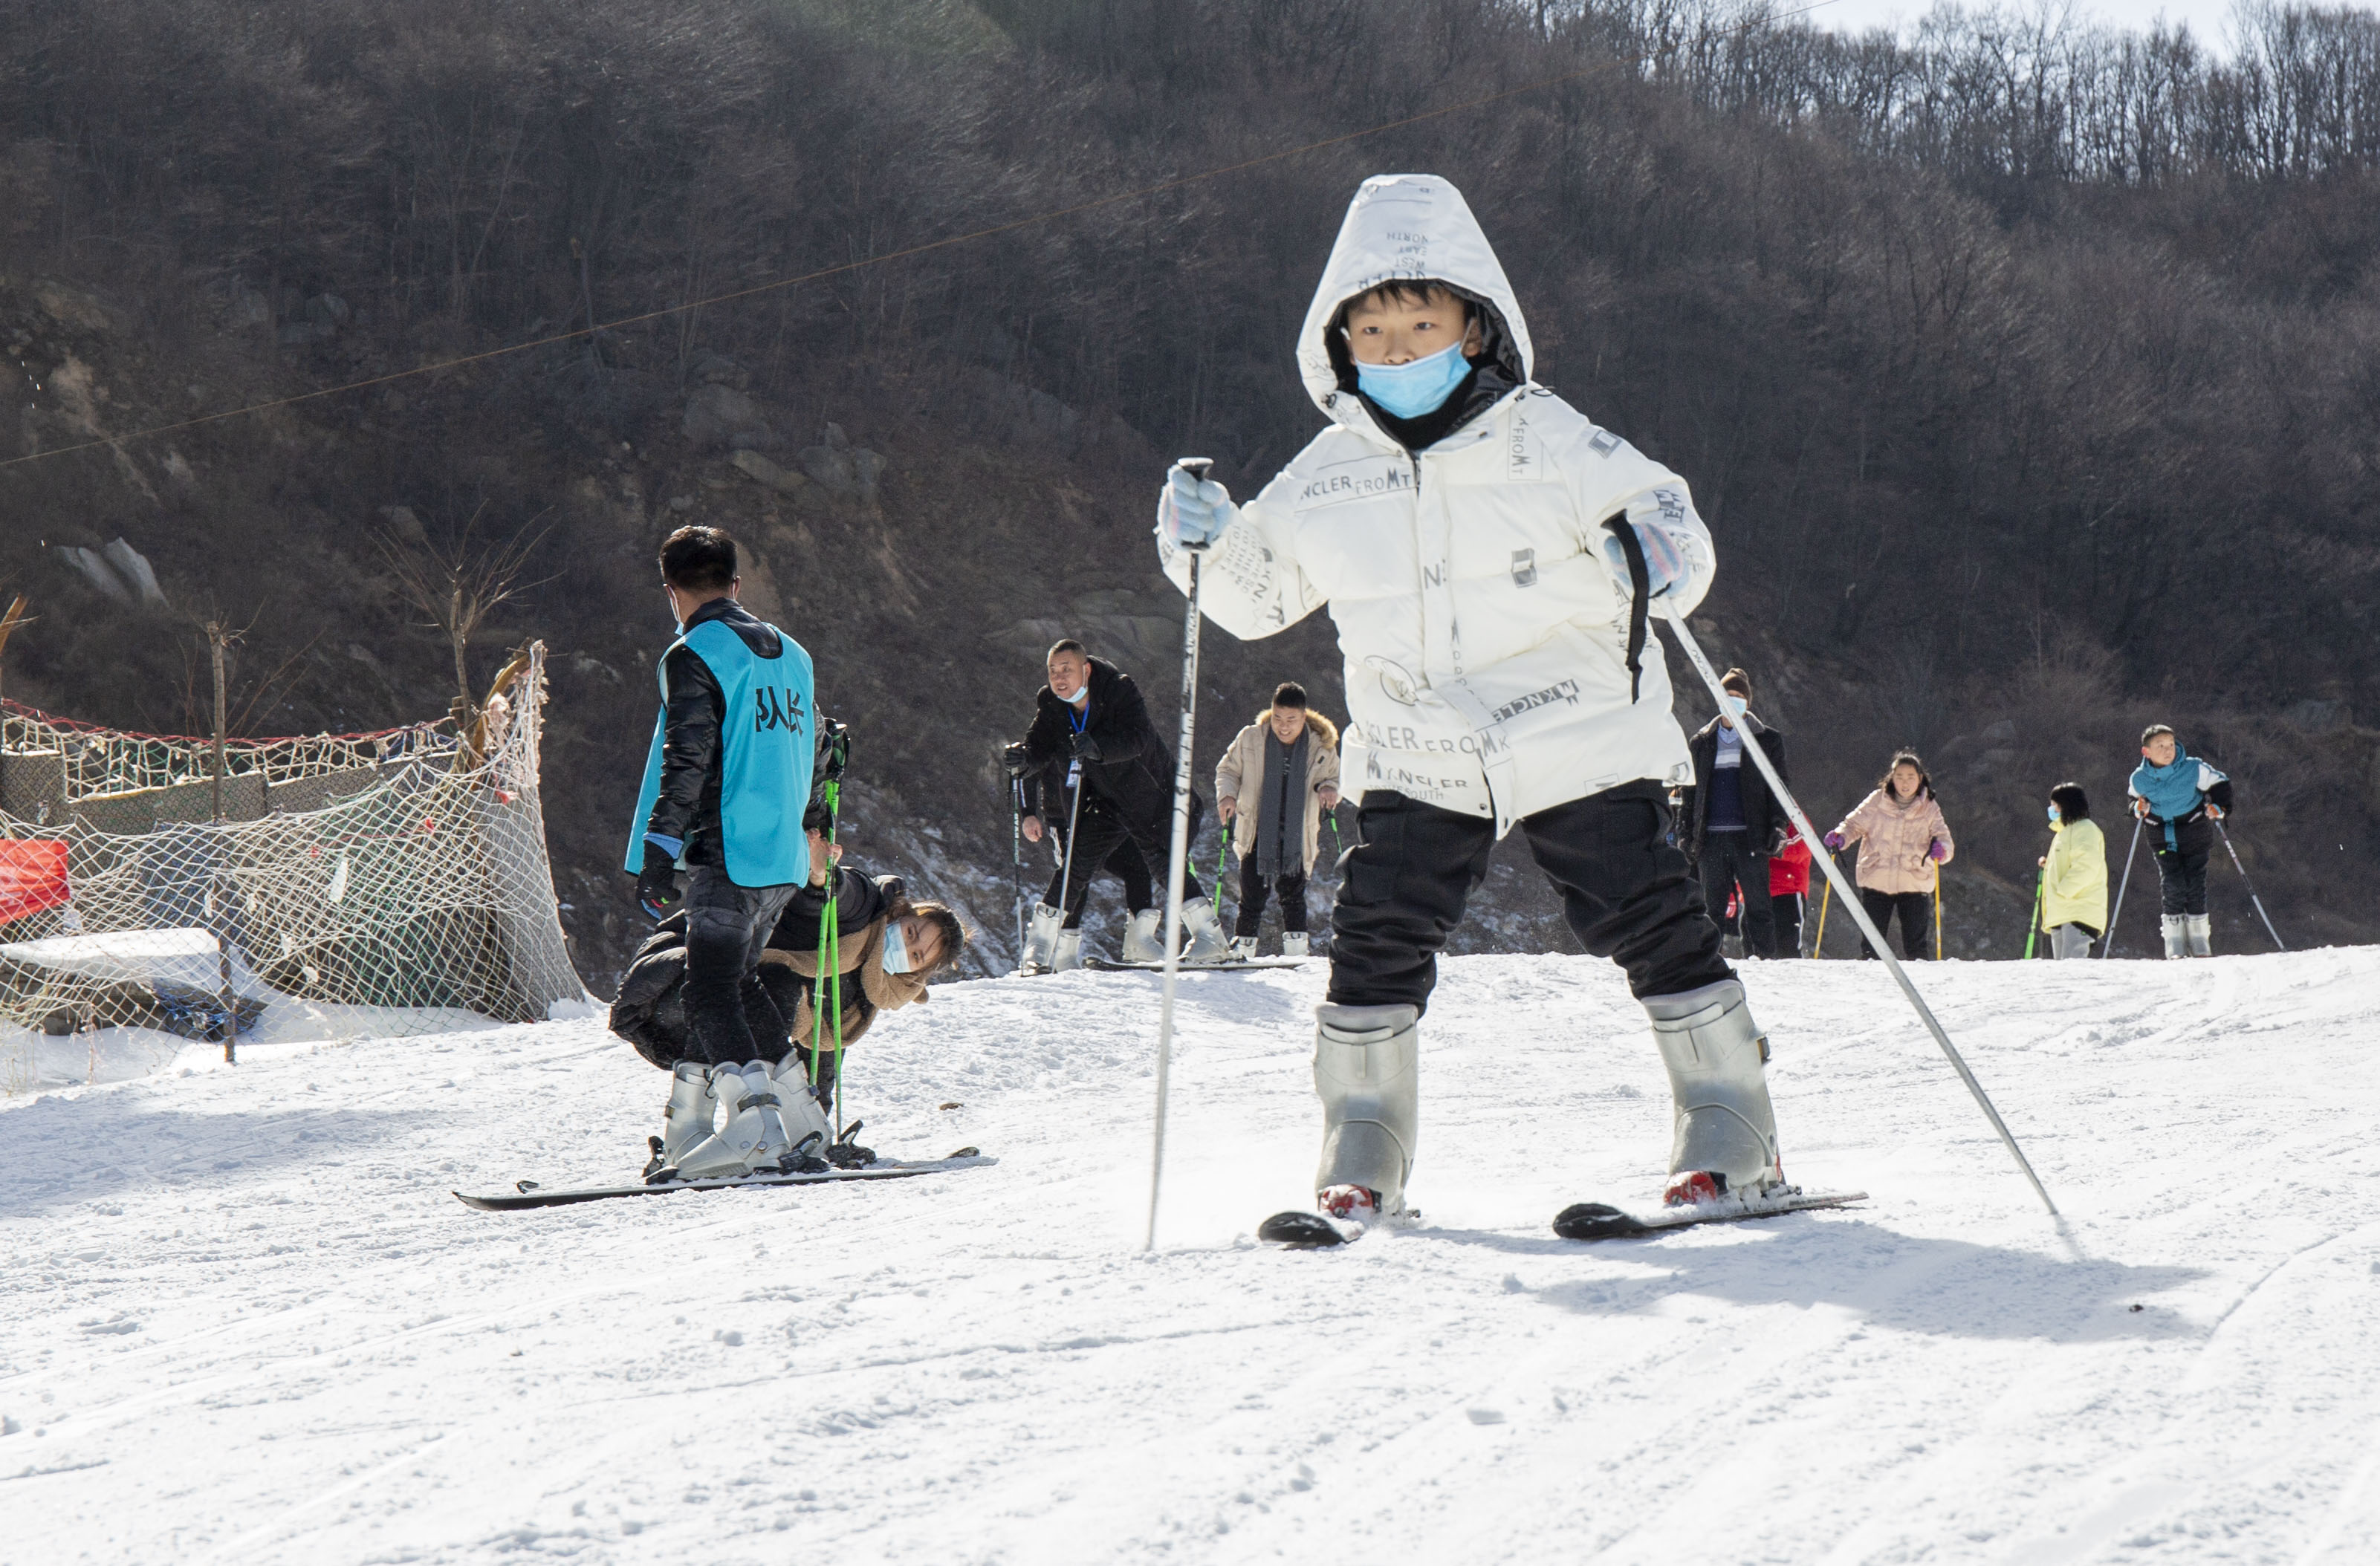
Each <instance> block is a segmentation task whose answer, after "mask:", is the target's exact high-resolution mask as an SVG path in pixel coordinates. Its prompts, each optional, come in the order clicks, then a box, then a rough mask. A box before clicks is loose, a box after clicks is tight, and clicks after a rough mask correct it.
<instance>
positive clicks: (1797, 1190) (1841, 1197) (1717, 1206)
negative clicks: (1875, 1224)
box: [1554, 1185, 1867, 1240]
mask: <svg viewBox="0 0 2380 1566" xmlns="http://www.w3.org/2000/svg"><path fill="white" fill-rule="evenodd" d="M1866 1200H1867V1193H1866V1192H1864V1191H1818V1192H1805V1191H1803V1189H1802V1188H1801V1187H1800V1186H1799V1185H1788V1186H1785V1187H1784V1188H1783V1189H1781V1190H1777V1191H1771V1192H1767V1193H1765V1194H1761V1195H1746V1194H1738V1193H1735V1192H1729V1193H1728V1194H1726V1195H1725V1196H1718V1197H1716V1198H1714V1199H1713V1200H1710V1201H1707V1202H1694V1203H1691V1204H1688V1205H1684V1206H1681V1207H1674V1208H1661V1209H1660V1210H1659V1211H1658V1212H1652V1213H1645V1214H1642V1215H1639V1214H1636V1213H1632V1212H1629V1211H1627V1210H1625V1209H1624V1208H1615V1207H1607V1206H1606V1205H1605V1204H1603V1203H1601V1202H1578V1203H1575V1204H1573V1205H1572V1206H1570V1207H1566V1208H1562V1210H1561V1211H1560V1213H1558V1214H1557V1215H1555V1218H1554V1232H1555V1233H1557V1234H1559V1235H1560V1236H1561V1237H1562V1238H1563V1239H1565V1240H1626V1239H1632V1238H1635V1237H1637V1236H1640V1235H1645V1234H1659V1233H1662V1232H1665V1231H1668V1230H1671V1229H1691V1228H1693V1227H1694V1225H1695V1224H1698V1223H1741V1222H1743V1221H1744V1220H1746V1219H1753V1218H1776V1217H1778V1216H1779V1215H1780V1214H1783V1213H1789V1212H1808V1211H1811V1210H1812V1209H1813V1208H1843V1207H1849V1206H1851V1205H1852V1203H1853V1202H1864V1201H1866Z"/></svg>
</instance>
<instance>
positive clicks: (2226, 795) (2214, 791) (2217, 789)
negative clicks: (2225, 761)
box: [2206, 778, 2231, 816]
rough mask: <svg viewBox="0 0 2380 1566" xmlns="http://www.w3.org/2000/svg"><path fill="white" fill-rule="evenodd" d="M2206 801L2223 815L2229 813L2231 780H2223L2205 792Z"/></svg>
mask: <svg viewBox="0 0 2380 1566" xmlns="http://www.w3.org/2000/svg"><path fill="white" fill-rule="evenodd" d="M2206 801H2207V803H2208V804H2210V805H2212V806H2214V807H2216V809H2217V810H2220V811H2222V812H2223V813H2224V814H2225V815H2227V816H2228V815H2229V814H2230V813H2231V780H2230V779H2229V778H2225V779H2224V780H2223V781H2222V782H2221V783H2216V785H2215V786H2214V787H2213V788H2210V789H2208V790H2207V791H2206Z"/></svg>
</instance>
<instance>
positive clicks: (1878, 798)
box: [1827, 750, 1954, 960]
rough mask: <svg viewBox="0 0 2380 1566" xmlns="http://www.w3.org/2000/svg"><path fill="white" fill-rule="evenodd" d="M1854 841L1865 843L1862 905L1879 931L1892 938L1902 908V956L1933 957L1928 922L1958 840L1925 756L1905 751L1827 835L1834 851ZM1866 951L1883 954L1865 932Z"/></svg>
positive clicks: (1861, 867)
mask: <svg viewBox="0 0 2380 1566" xmlns="http://www.w3.org/2000/svg"><path fill="white" fill-rule="evenodd" d="M1853 843H1856V844H1860V845H1861V846H1860V856H1859V873H1858V876H1857V878H1856V879H1857V880H1858V881H1859V889H1860V903H1861V904H1862V905H1864V907H1865V908H1866V909H1867V917H1869V918H1871V919H1873V920H1875V921H1876V933H1877V934H1878V935H1882V936H1885V937H1886V938H1887V939H1889V938H1890V934H1891V930H1892V916H1893V915H1894V914H1896V913H1898V914H1899V915H1900V954H1901V955H1902V956H1904V957H1908V958H1911V959H1913V960H1916V959H1922V958H1925V957H1930V956H1932V955H1933V954H1934V952H1933V947H1932V944H1931V941H1929V939H1928V935H1927V931H1926V928H1925V927H1926V925H1927V924H1928V923H1929V922H1930V921H1931V918H1932V915H1933V908H1932V904H1933V901H1934V898H1935V896H1936V895H1937V892H1938V891H1939V888H1940V884H1941V880H1940V869H1939V867H1940V866H1943V865H1946V864H1948V863H1949V859H1950V856H1951V854H1952V852H1953V851H1954V845H1953V844H1951V842H1950V827H1949V822H1947V821H1945V820H1943V819H1942V807H1941V805H1940V804H1939V803H1938V802H1937V800H1936V799H1935V797H1934V783H1933V780H1932V779H1930V778H1928V777H1927V776H1926V775H1925V762H1923V761H1920V760H1919V759H1917V758H1916V757H1915V756H1914V755H1913V754H1912V753H1911V752H1909V751H1906V750H1904V751H1901V752H1900V754H1899V755H1897V756H1895V757H1893V759H1892V765H1891V766H1890V767H1889V768H1888V769H1887V770H1886V771H1885V774H1884V777H1883V778H1882V779H1881V780H1880V781H1879V782H1878V783H1876V792H1875V793H1874V794H1871V795H1868V796H1867V797H1866V798H1865V799H1863V800H1861V801H1860V802H1859V804H1858V806H1857V807H1855V808H1853V810H1852V813H1851V814H1850V815H1848V816H1845V817H1844V818H1843V819H1842V820H1841V822H1840V824H1838V825H1837V826H1836V828H1835V830H1834V831H1832V832H1828V834H1827V846H1828V848H1830V849H1836V850H1840V849H1841V848H1842V847H1844V846H1845V845H1846V844H1853ZM1860 955H1861V956H1863V957H1873V956H1875V955H1876V953H1875V951H1874V950H1872V949H1871V948H1870V947H1869V945H1868V943H1867V940H1866V938H1865V937H1862V938H1861V940H1860Z"/></svg>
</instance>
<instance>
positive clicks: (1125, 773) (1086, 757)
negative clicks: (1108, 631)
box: [1006, 637, 1230, 973]
mask: <svg viewBox="0 0 2380 1566" xmlns="http://www.w3.org/2000/svg"><path fill="white" fill-rule="evenodd" d="M1049 672H1050V683H1049V684H1048V685H1046V686H1042V687H1041V693H1040V695H1039V696H1038V698H1036V705H1035V710H1034V713H1033V726H1032V727H1031V728H1030V729H1028V730H1026V734H1025V738H1024V739H1023V740H1022V741H1021V742H1020V743H1018V744H1015V745H1012V746H1010V747H1008V751H1007V756H1006V760H1007V765H1008V771H1009V775H1010V776H1012V777H1015V778H1019V779H1022V780H1023V781H1024V783H1025V801H1024V803H1025V818H1024V821H1023V826H1024V830H1025V835H1026V837H1027V838H1030V839H1031V840H1032V841H1034V842H1035V843H1038V842H1040V841H1041V834H1042V832H1043V830H1044V829H1043V826H1042V819H1041V818H1042V815H1043V812H1044V809H1045V808H1046V809H1047V812H1048V814H1049V816H1050V819H1051V820H1052V821H1064V820H1069V819H1071V820H1072V822H1073V832H1072V835H1071V839H1069V840H1062V841H1061V844H1060V855H1059V866H1058V872H1057V874H1056V875H1054V876H1052V877H1051V878H1050V890H1049V891H1048V892H1046V893H1045V894H1044V895H1043V897H1042V899H1041V902H1040V904H1039V905H1038V906H1037V907H1036V908H1035V909H1034V910H1033V919H1032V923H1031V925H1030V926H1029V927H1028V928H1027V929H1026V939H1025V960H1024V962H1023V963H1022V964H1020V965H1019V969H1020V971H1023V972H1034V973H1046V972H1052V971H1057V970H1061V969H1065V968H1078V967H1080V966H1082V965H1083V958H1082V941H1083V935H1082V923H1083V902H1084V899H1085V896H1086V894H1087V886H1088V883H1089V880H1090V878H1091V876H1092V874H1093V873H1094V872H1095V871H1096V870H1097V869H1098V868H1099V866H1100V865H1102V864H1103V863H1105V862H1106V860H1107V859H1108V857H1109V856H1111V854H1113V853H1114V852H1115V851H1116V849H1117V848H1118V847H1119V846H1121V845H1122V844H1124V843H1125V842H1127V841H1129V842H1131V843H1132V844H1135V846H1136V847H1137V848H1138V850H1139V852H1140V853H1141V855H1142V856H1143V857H1144V858H1145V859H1146V860H1147V863H1148V864H1149V866H1150V867H1151V868H1155V867H1156V866H1159V865H1162V864H1164V863H1166V859H1167V856H1168V855H1169V854H1170V853H1171V852H1172V845H1173V838H1172V830H1173V825H1172V805H1173V755H1172V748H1171V747H1169V746H1167V745H1166V743H1165V741H1164V740H1162V739H1161V738H1160V737H1159V736H1158V734H1157V731H1156V730H1155V729H1154V728H1153V727H1151V726H1150V724H1149V721H1148V707H1147V703H1145V702H1144V701H1142V700H1141V698H1140V691H1139V689H1138V687H1137V686H1135V685H1134V684H1133V683H1132V676H1131V675H1129V674H1125V673H1123V671H1122V670H1120V669H1118V668H1117V667H1116V666H1115V665H1114V664H1112V663H1110V662H1107V661H1106V660H1105V659H1103V658H1093V657H1092V656H1090V654H1088V653H1087V652H1086V651H1084V650H1083V644H1082V643H1081V642H1078V641H1076V640H1075V639H1074V638H1073V637H1067V638H1066V639H1065V640H1063V641H1061V642H1059V643H1057V644H1056V645H1055V646H1053V647H1051V648H1050V658H1049ZM1053 763H1058V764H1062V765H1063V766H1064V767H1065V769H1066V771H1065V773H1064V778H1065V781H1064V783H1062V784H1060V785H1059V786H1056V787H1049V788H1045V787H1044V785H1043V782H1042V775H1043V772H1044V770H1045V769H1047V768H1050V766H1051V765H1052V764H1053ZM1045 794H1046V795H1050V797H1049V798H1047V799H1046V801H1045V800H1044V799H1043V798H1042V797H1041V796H1042V795H1045ZM1197 810H1198V806H1197V804H1196V802H1195V801H1194V802H1193V803H1192V807H1191V812H1192V818H1193V819H1196V814H1197ZM1161 917H1162V916H1161V915H1160V913H1159V912H1158V910H1156V909H1154V908H1149V909H1145V910H1137V911H1135V915H1134V929H1133V939H1132V940H1131V941H1129V942H1128V946H1127V949H1128V950H1131V949H1133V948H1137V947H1139V946H1141V945H1142V944H1143V943H1144V941H1143V938H1146V941H1145V943H1146V945H1147V949H1148V950H1149V951H1150V952H1151V953H1153V954H1155V955H1157V956H1162V955H1163V950H1164V949H1163V944H1162V941H1163V937H1162V936H1161V935H1160V933H1159V931H1158V929H1157V926H1158V924H1159V921H1160V919H1161ZM1182 923H1183V926H1184V929H1185V930H1187V931H1188V933H1189V936H1190V946H1189V949H1188V951H1186V952H1185V953H1184V961H1185V962H1214V961H1218V960H1220V958H1221V957H1222V956H1223V955H1224V954H1225V953H1226V952H1227V951H1228V950H1229V949H1230V942H1229V941H1226V940H1225V938H1224V936H1223V932H1222V929H1221V928H1220V926H1218V925H1217V924H1216V922H1215V905H1214V904H1212V903H1209V902H1208V901H1207V894H1206V892H1204V891H1202V890H1201V889H1200V887H1199V885H1198V878H1197V877H1196V875H1194V874H1192V873H1191V872H1190V870H1189V867H1187V866H1184V868H1183V892H1182ZM1143 924H1146V925H1147V927H1148V928H1147V929H1146V930H1144V929H1141V928H1140V927H1141V926H1142V925H1143Z"/></svg>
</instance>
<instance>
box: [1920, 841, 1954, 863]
mask: <svg viewBox="0 0 2380 1566" xmlns="http://www.w3.org/2000/svg"><path fill="white" fill-rule="evenodd" d="M1925 856H1926V857H1927V858H1929V859H1931V860H1933V861H1934V862H1935V863H1936V864H1937V865H1938V864H1940V863H1941V862H1942V861H1943V860H1945V859H1948V858H1949V856H1950V845H1949V844H1947V843H1945V842H1943V841H1942V840H1941V839H1940V838H1938V837H1937V838H1936V839H1935V840H1934V841H1933V842H1932V843H1931V844H1927V846H1926V849H1925Z"/></svg>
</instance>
